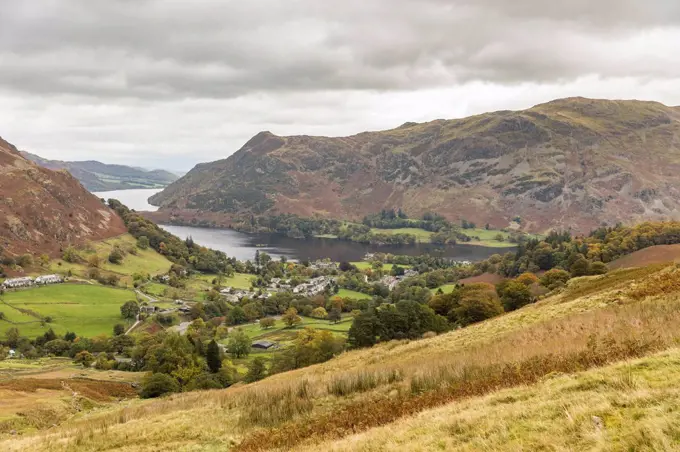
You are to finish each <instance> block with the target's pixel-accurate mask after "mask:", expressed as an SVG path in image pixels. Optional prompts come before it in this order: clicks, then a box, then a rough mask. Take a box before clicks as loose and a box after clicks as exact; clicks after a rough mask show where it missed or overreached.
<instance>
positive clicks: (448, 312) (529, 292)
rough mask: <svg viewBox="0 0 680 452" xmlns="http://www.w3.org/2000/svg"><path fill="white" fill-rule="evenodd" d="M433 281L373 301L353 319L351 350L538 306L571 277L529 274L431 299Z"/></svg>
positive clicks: (403, 286) (418, 282)
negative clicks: (543, 294)
mask: <svg viewBox="0 0 680 452" xmlns="http://www.w3.org/2000/svg"><path fill="white" fill-rule="evenodd" d="M439 272H441V271H439ZM433 273H435V272H433ZM440 276H441V275H440ZM430 278H431V276H430V275H429V274H428V275H425V276H424V277H422V278H411V279H409V280H407V281H406V282H404V283H402V284H400V285H399V286H398V287H397V289H396V290H394V291H392V292H390V293H389V296H388V297H380V296H376V297H374V299H373V300H372V301H371V302H370V303H369V306H368V308H367V309H365V310H362V311H361V314H360V315H357V316H356V317H355V320H354V322H353V324H352V327H351V328H350V330H349V339H348V342H349V344H350V346H352V347H370V346H372V345H374V344H376V343H378V342H384V341H389V340H393V339H417V338H420V337H428V336H432V335H436V334H439V333H443V332H446V331H449V330H452V329H456V328H462V327H466V326H468V325H471V324H473V323H477V322H481V321H484V320H487V319H490V318H492V317H496V316H498V315H501V314H503V313H504V312H509V311H514V310H516V309H519V308H521V307H523V306H525V305H527V304H530V303H534V302H535V301H536V300H537V293H540V291H541V289H540V288H541V286H545V287H546V288H547V287H549V288H551V289H553V288H557V287H560V286H562V285H564V284H565V283H566V281H567V280H568V279H569V274H568V273H567V272H565V271H563V270H551V271H549V272H547V273H546V274H545V275H544V276H543V277H542V278H541V279H540V280H539V278H538V277H536V275H534V274H531V273H525V274H522V275H520V276H519V277H517V278H515V279H508V280H504V281H502V282H501V283H499V284H498V285H496V286H494V285H492V284H488V283H473V284H465V285H462V284H460V285H456V286H454V287H453V288H452V289H451V291H450V292H449V293H446V294H445V293H443V292H442V291H441V290H439V291H438V292H437V293H436V294H433V293H432V291H431V290H430V286H432V285H433V284H435V283H437V282H440V281H435V280H434V279H433V280H430ZM544 290H545V289H544Z"/></svg>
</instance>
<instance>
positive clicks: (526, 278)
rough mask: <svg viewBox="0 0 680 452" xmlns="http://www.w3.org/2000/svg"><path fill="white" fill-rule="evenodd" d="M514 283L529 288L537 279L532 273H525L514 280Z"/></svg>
mask: <svg viewBox="0 0 680 452" xmlns="http://www.w3.org/2000/svg"><path fill="white" fill-rule="evenodd" d="M515 281H518V282H521V283H522V284H524V285H525V286H531V285H533V284H536V283H537V282H538V277H537V276H536V275H534V274H533V273H529V272H526V273H522V274H521V275H519V276H518V277H517V278H515Z"/></svg>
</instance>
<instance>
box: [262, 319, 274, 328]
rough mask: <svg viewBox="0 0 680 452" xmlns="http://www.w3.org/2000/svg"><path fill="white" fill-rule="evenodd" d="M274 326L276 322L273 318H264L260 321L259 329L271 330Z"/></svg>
mask: <svg viewBox="0 0 680 452" xmlns="http://www.w3.org/2000/svg"><path fill="white" fill-rule="evenodd" d="M275 324H276V320H275V319H274V318H273V317H265V318H264V319H260V328H261V329H263V330H266V329H269V328H272V327H273V326H274V325H275Z"/></svg>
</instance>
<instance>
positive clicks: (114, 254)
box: [109, 248, 123, 265]
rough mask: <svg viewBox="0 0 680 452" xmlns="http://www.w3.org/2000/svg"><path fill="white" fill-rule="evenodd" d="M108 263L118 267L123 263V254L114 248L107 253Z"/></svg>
mask: <svg viewBox="0 0 680 452" xmlns="http://www.w3.org/2000/svg"><path fill="white" fill-rule="evenodd" d="M109 262H111V263H112V264H116V265H119V264H120V263H121V262H123V252H122V251H121V250H120V249H119V248H114V249H113V250H111V252H110V253H109Z"/></svg>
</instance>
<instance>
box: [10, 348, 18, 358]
mask: <svg viewBox="0 0 680 452" xmlns="http://www.w3.org/2000/svg"><path fill="white" fill-rule="evenodd" d="M9 357H10V358H16V357H17V352H16V351H15V350H10V351H9Z"/></svg>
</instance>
